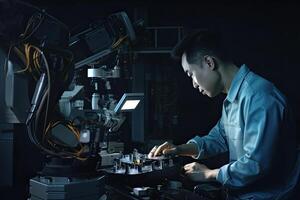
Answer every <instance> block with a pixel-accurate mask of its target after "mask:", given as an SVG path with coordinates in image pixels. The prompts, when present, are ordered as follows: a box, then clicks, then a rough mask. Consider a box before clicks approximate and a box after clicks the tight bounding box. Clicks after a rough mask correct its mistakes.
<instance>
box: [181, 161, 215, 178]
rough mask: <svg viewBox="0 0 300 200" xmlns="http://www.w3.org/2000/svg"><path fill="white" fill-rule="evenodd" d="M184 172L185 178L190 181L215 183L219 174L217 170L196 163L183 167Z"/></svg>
mask: <svg viewBox="0 0 300 200" xmlns="http://www.w3.org/2000/svg"><path fill="white" fill-rule="evenodd" d="M183 168H184V171H185V174H186V176H187V177H188V178H189V179H191V180H192V181H196V182H199V181H215V180H216V177H217V175H218V173H219V169H209V168H208V167H206V166H205V165H203V164H199V163H196V162H193V163H190V164H187V165H185V166H184V167H183Z"/></svg>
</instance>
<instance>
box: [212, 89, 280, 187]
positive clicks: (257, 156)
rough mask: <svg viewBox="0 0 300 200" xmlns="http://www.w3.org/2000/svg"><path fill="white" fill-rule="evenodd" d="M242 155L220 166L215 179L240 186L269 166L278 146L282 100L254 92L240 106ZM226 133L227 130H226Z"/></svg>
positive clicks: (264, 172)
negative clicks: (242, 134) (242, 117)
mask: <svg viewBox="0 0 300 200" xmlns="http://www.w3.org/2000/svg"><path fill="white" fill-rule="evenodd" d="M243 113H244V120H245V127H244V138H243V150H244V152H245V154H243V156H241V157H240V158H238V159H237V160H236V161H233V162H230V163H229V164H227V165H224V166H223V167H221V168H220V171H219V173H218V175H217V180H218V181H219V182H221V183H222V184H223V185H225V186H227V187H229V188H239V187H244V186H246V185H248V184H250V183H252V182H253V181H255V180H257V179H258V178H260V177H262V176H264V175H265V174H266V172H267V171H268V170H269V169H270V167H271V165H272V159H273V158H274V153H275V152H274V150H275V149H276V148H279V147H278V138H279V131H280V124H281V121H282V118H283V113H284V106H283V104H282V102H280V101H279V100H277V99H276V98H274V97H273V96H272V95H271V94H270V95H259V94H257V95H254V96H253V97H252V98H249V100H248V102H246V103H245V106H244V109H243ZM228 134H230V133H228Z"/></svg>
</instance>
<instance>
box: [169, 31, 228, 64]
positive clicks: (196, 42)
mask: <svg viewBox="0 0 300 200" xmlns="http://www.w3.org/2000/svg"><path fill="white" fill-rule="evenodd" d="M183 53H186V56H187V61H188V62H189V63H197V62H198V61H199V60H200V59H201V56H199V55H205V54H206V55H213V56H216V57H218V58H220V59H221V60H222V61H226V62H227V61H230V58H229V56H228V54H227V52H226V50H225V45H223V41H222V39H221V34H220V33H219V32H212V31H210V30H194V31H192V32H190V33H189V34H187V35H186V36H185V37H184V38H183V39H182V40H181V41H180V42H179V43H178V44H177V45H176V46H175V47H174V48H173V50H172V52H171V57H172V58H174V59H175V60H180V59H181V57H182V55H183Z"/></svg>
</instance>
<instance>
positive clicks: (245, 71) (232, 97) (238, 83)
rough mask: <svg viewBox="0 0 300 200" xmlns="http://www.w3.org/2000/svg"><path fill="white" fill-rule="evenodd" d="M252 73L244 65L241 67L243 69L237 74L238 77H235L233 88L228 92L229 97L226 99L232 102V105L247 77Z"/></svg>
mask: <svg viewBox="0 0 300 200" xmlns="http://www.w3.org/2000/svg"><path fill="white" fill-rule="evenodd" d="M249 72H250V70H249V68H248V67H247V66H246V65H245V64H243V65H242V66H241V68H240V69H239V71H238V72H237V73H236V75H235V76H234V78H233V80H232V82H231V86H230V89H229V92H228V95H227V97H226V99H227V100H228V101H230V102H231V103H232V102H233V101H234V100H235V99H236V96H237V94H238V92H239V89H240V87H241V85H242V83H243V81H244V79H245V77H246V75H247V74H248V73H249Z"/></svg>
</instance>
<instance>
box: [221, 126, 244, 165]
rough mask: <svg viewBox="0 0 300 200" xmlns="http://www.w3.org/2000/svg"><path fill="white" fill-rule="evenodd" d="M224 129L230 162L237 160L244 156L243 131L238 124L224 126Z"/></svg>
mask: <svg viewBox="0 0 300 200" xmlns="http://www.w3.org/2000/svg"><path fill="white" fill-rule="evenodd" d="M224 129H225V135H226V139H227V142H228V148H229V156H230V160H231V161H232V160H237V159H239V158H240V157H241V156H242V155H243V154H244V150H243V133H242V129H241V127H240V126H238V125H236V124H224Z"/></svg>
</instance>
